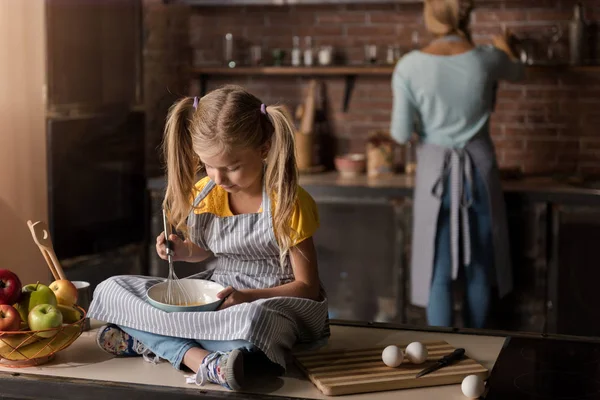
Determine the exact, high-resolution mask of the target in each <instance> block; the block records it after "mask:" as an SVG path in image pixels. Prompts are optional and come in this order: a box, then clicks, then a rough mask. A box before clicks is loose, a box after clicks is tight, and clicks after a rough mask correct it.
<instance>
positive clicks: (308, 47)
mask: <svg viewBox="0 0 600 400" xmlns="http://www.w3.org/2000/svg"><path fill="white" fill-rule="evenodd" d="M304 65H305V66H307V67H311V66H312V65H313V44H312V37H310V36H307V37H305V38H304Z"/></svg>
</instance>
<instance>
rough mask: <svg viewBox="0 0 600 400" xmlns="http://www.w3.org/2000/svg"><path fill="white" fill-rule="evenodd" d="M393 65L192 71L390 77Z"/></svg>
mask: <svg viewBox="0 0 600 400" xmlns="http://www.w3.org/2000/svg"><path fill="white" fill-rule="evenodd" d="M393 70H394V66H393V65H382V66H378V65H376V66H371V65H365V66H331V67H288V66H284V67H235V68H227V67H201V68H194V69H192V73H194V74H196V75H296V76H331V75H337V76H345V75H385V76H388V75H391V73H392V72H393Z"/></svg>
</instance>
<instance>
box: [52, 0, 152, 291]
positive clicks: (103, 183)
mask: <svg viewBox="0 0 600 400" xmlns="http://www.w3.org/2000/svg"><path fill="white" fill-rule="evenodd" d="M44 5H45V21H44V27H45V33H46V54H47V57H46V60H45V61H46V64H45V69H46V82H45V88H46V93H45V100H46V132H45V135H46V140H45V143H46V145H47V148H46V159H47V174H46V176H47V180H48V211H49V213H48V225H49V229H50V234H51V236H52V238H53V241H54V245H55V250H56V253H57V256H58V258H59V259H60V260H61V262H62V264H63V265H64V266H65V273H66V274H67V276H68V277H69V278H70V279H81V280H88V281H90V282H91V283H92V284H94V283H95V282H98V281H100V280H101V279H104V278H106V277H108V276H110V274H113V275H114V274H129V273H132V274H140V273H142V265H143V264H144V261H145V257H144V255H145V251H144V247H145V246H144V245H145V243H146V235H147V232H148V231H147V218H146V215H147V214H148V211H147V209H145V206H146V205H147V204H148V201H147V197H146V191H145V183H146V182H145V180H146V178H145V172H144V163H145V160H144V153H145V152H144V150H145V145H144V143H145V114H144V112H143V107H142V106H141V104H142V102H143V93H142V89H141V88H142V76H141V57H142V52H141V35H142V31H143V30H142V25H141V17H142V13H141V12H142V2H141V0H124V1H79V0H45V1H44ZM107 260H110V261H107ZM107 263H108V264H111V267H105V268H99V267H98V266H99V265H105V264H107ZM116 266H118V267H116ZM113 267H114V268H113ZM109 272H110V274H109V275H107V274H108V273H109Z"/></svg>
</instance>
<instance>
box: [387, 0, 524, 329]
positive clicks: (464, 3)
mask: <svg viewBox="0 0 600 400" xmlns="http://www.w3.org/2000/svg"><path fill="white" fill-rule="evenodd" d="M472 9H473V2H472V1H471V0H425V7H424V14H425V15H424V17H425V18H424V19H425V25H426V27H427V29H428V31H429V32H430V33H432V34H433V35H434V36H435V39H434V40H433V41H432V42H431V43H430V44H429V45H428V46H426V47H425V48H423V49H422V50H418V51H413V52H410V53H409V54H407V55H406V56H404V57H403V58H402V60H401V61H399V62H398V64H397V66H396V68H395V70H394V75H393V82H392V86H393V94H394V103H393V110H392V121H391V133H392V136H393V137H394V139H395V140H397V141H398V142H401V143H403V142H406V141H407V140H408V139H409V138H410V135H411V134H412V132H413V131H414V130H415V126H418V129H417V131H418V132H417V133H418V134H419V139H420V144H419V147H418V150H417V157H418V167H417V173H416V186H415V192H414V217H413V238H412V243H413V244H412V259H411V301H412V303H413V304H415V305H418V306H422V307H427V319H428V323H429V324H430V325H434V326H451V325H452V324H453V317H452V314H453V313H452V310H453V301H452V283H453V281H454V280H456V279H457V278H458V277H459V275H460V276H461V278H463V279H464V282H465V293H464V298H465V301H464V303H463V304H464V307H463V310H464V320H465V326H468V327H474V328H481V327H483V326H485V323H486V319H487V316H488V312H489V304H490V297H491V289H492V286H494V285H497V287H498V293H499V295H500V297H502V296H504V295H505V294H507V293H508V292H510V291H511V290H512V272H511V265H510V256H509V247H508V232H507V223H506V214H505V208H504V198H503V193H502V189H501V187H500V178H499V173H498V166H497V162H496V155H495V150H494V146H493V143H492V140H491V138H490V134H489V119H490V115H491V113H492V111H493V104H494V96H495V86H496V83H497V82H498V81H499V80H518V79H520V78H521V76H522V75H523V71H524V69H523V66H522V65H521V64H520V63H519V62H518V61H517V59H516V57H515V56H514V53H513V52H512V50H511V48H510V46H509V45H508V36H507V35H503V36H499V37H496V38H494V46H476V45H474V44H473V41H472V39H471V35H470V32H469V28H468V25H469V17H470V13H471V10H472Z"/></svg>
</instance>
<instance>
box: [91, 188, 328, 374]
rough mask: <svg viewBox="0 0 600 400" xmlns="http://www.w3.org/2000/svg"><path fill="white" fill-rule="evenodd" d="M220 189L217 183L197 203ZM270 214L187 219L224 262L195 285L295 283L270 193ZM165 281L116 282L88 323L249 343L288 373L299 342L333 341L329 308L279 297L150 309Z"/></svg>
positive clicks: (193, 235) (98, 299)
mask: <svg viewBox="0 0 600 400" xmlns="http://www.w3.org/2000/svg"><path fill="white" fill-rule="evenodd" d="M214 187H215V184H214V182H212V181H210V182H209V183H208V184H207V185H206V187H205V188H204V189H203V190H202V191H201V192H200V194H199V195H198V196H197V197H196V199H195V203H194V204H195V205H197V204H198V203H199V202H200V201H202V200H203V199H204V198H205V197H206V196H207V195H208V193H209V192H210V191H211V190H212V189H213V188H214ZM262 208H263V210H264V211H263V212H261V213H254V214H242V215H237V216H232V217H224V218H222V217H218V216H216V215H214V214H210V213H203V214H195V213H194V212H193V211H192V212H191V213H190V215H189V217H188V228H189V234H190V239H191V240H192V241H193V242H194V243H196V244H197V245H199V246H200V247H202V248H204V249H207V250H210V251H212V252H213V254H214V255H215V256H217V260H218V262H217V266H216V267H215V268H214V269H212V270H208V271H203V272H201V273H199V274H195V275H193V276H191V277H190V278H201V279H210V280H212V281H215V282H218V283H220V284H222V285H223V286H229V285H231V286H233V287H234V288H236V289H247V288H257V289H261V288H269V287H274V286H279V285H283V284H285V283H288V282H291V281H293V280H294V275H293V271H292V267H291V264H290V261H289V258H288V260H287V262H286V264H285V266H284V267H283V268H282V266H281V265H280V263H279V246H278V244H277V240H276V239H275V235H274V231H273V223H272V215H271V200H270V198H269V196H267V194H266V192H265V190H264V189H263V207H262ZM163 280H164V279H163V278H151V277H143V276H115V277H112V278H109V279H107V280H105V281H104V282H102V283H100V284H99V285H98V287H97V288H96V290H95V291H94V296H93V297H94V300H93V301H92V304H91V305H90V310H89V316H90V317H91V318H95V319H98V320H101V321H106V322H112V323H114V324H117V325H122V326H127V327H131V328H134V329H138V330H142V331H146V332H152V333H156V334H159V335H165V336H174V337H180V338H189V339H201V340H236V339H240V340H246V341H248V342H250V343H252V344H254V345H255V346H256V347H258V348H259V349H260V350H261V351H262V352H264V353H265V354H266V356H267V357H268V358H269V359H270V360H271V361H273V362H275V363H277V364H279V365H281V366H282V367H283V368H285V355H286V352H287V351H288V350H289V349H291V348H292V346H294V344H296V343H297V342H299V343H309V342H315V341H318V340H320V339H323V338H326V337H328V336H329V321H328V318H327V300H326V298H325V294H324V293H322V296H323V300H321V301H313V300H308V299H303V298H295V297H274V298H269V299H260V300H256V301H253V302H251V303H243V304H239V305H236V306H233V307H229V308H226V309H224V310H220V311H215V312H175V313H167V312H164V311H161V310H159V309H156V308H154V307H153V306H151V305H150V304H149V303H148V302H147V301H146V290H147V289H148V288H149V287H151V286H152V285H154V284H155V283H157V282H161V281H163Z"/></svg>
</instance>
